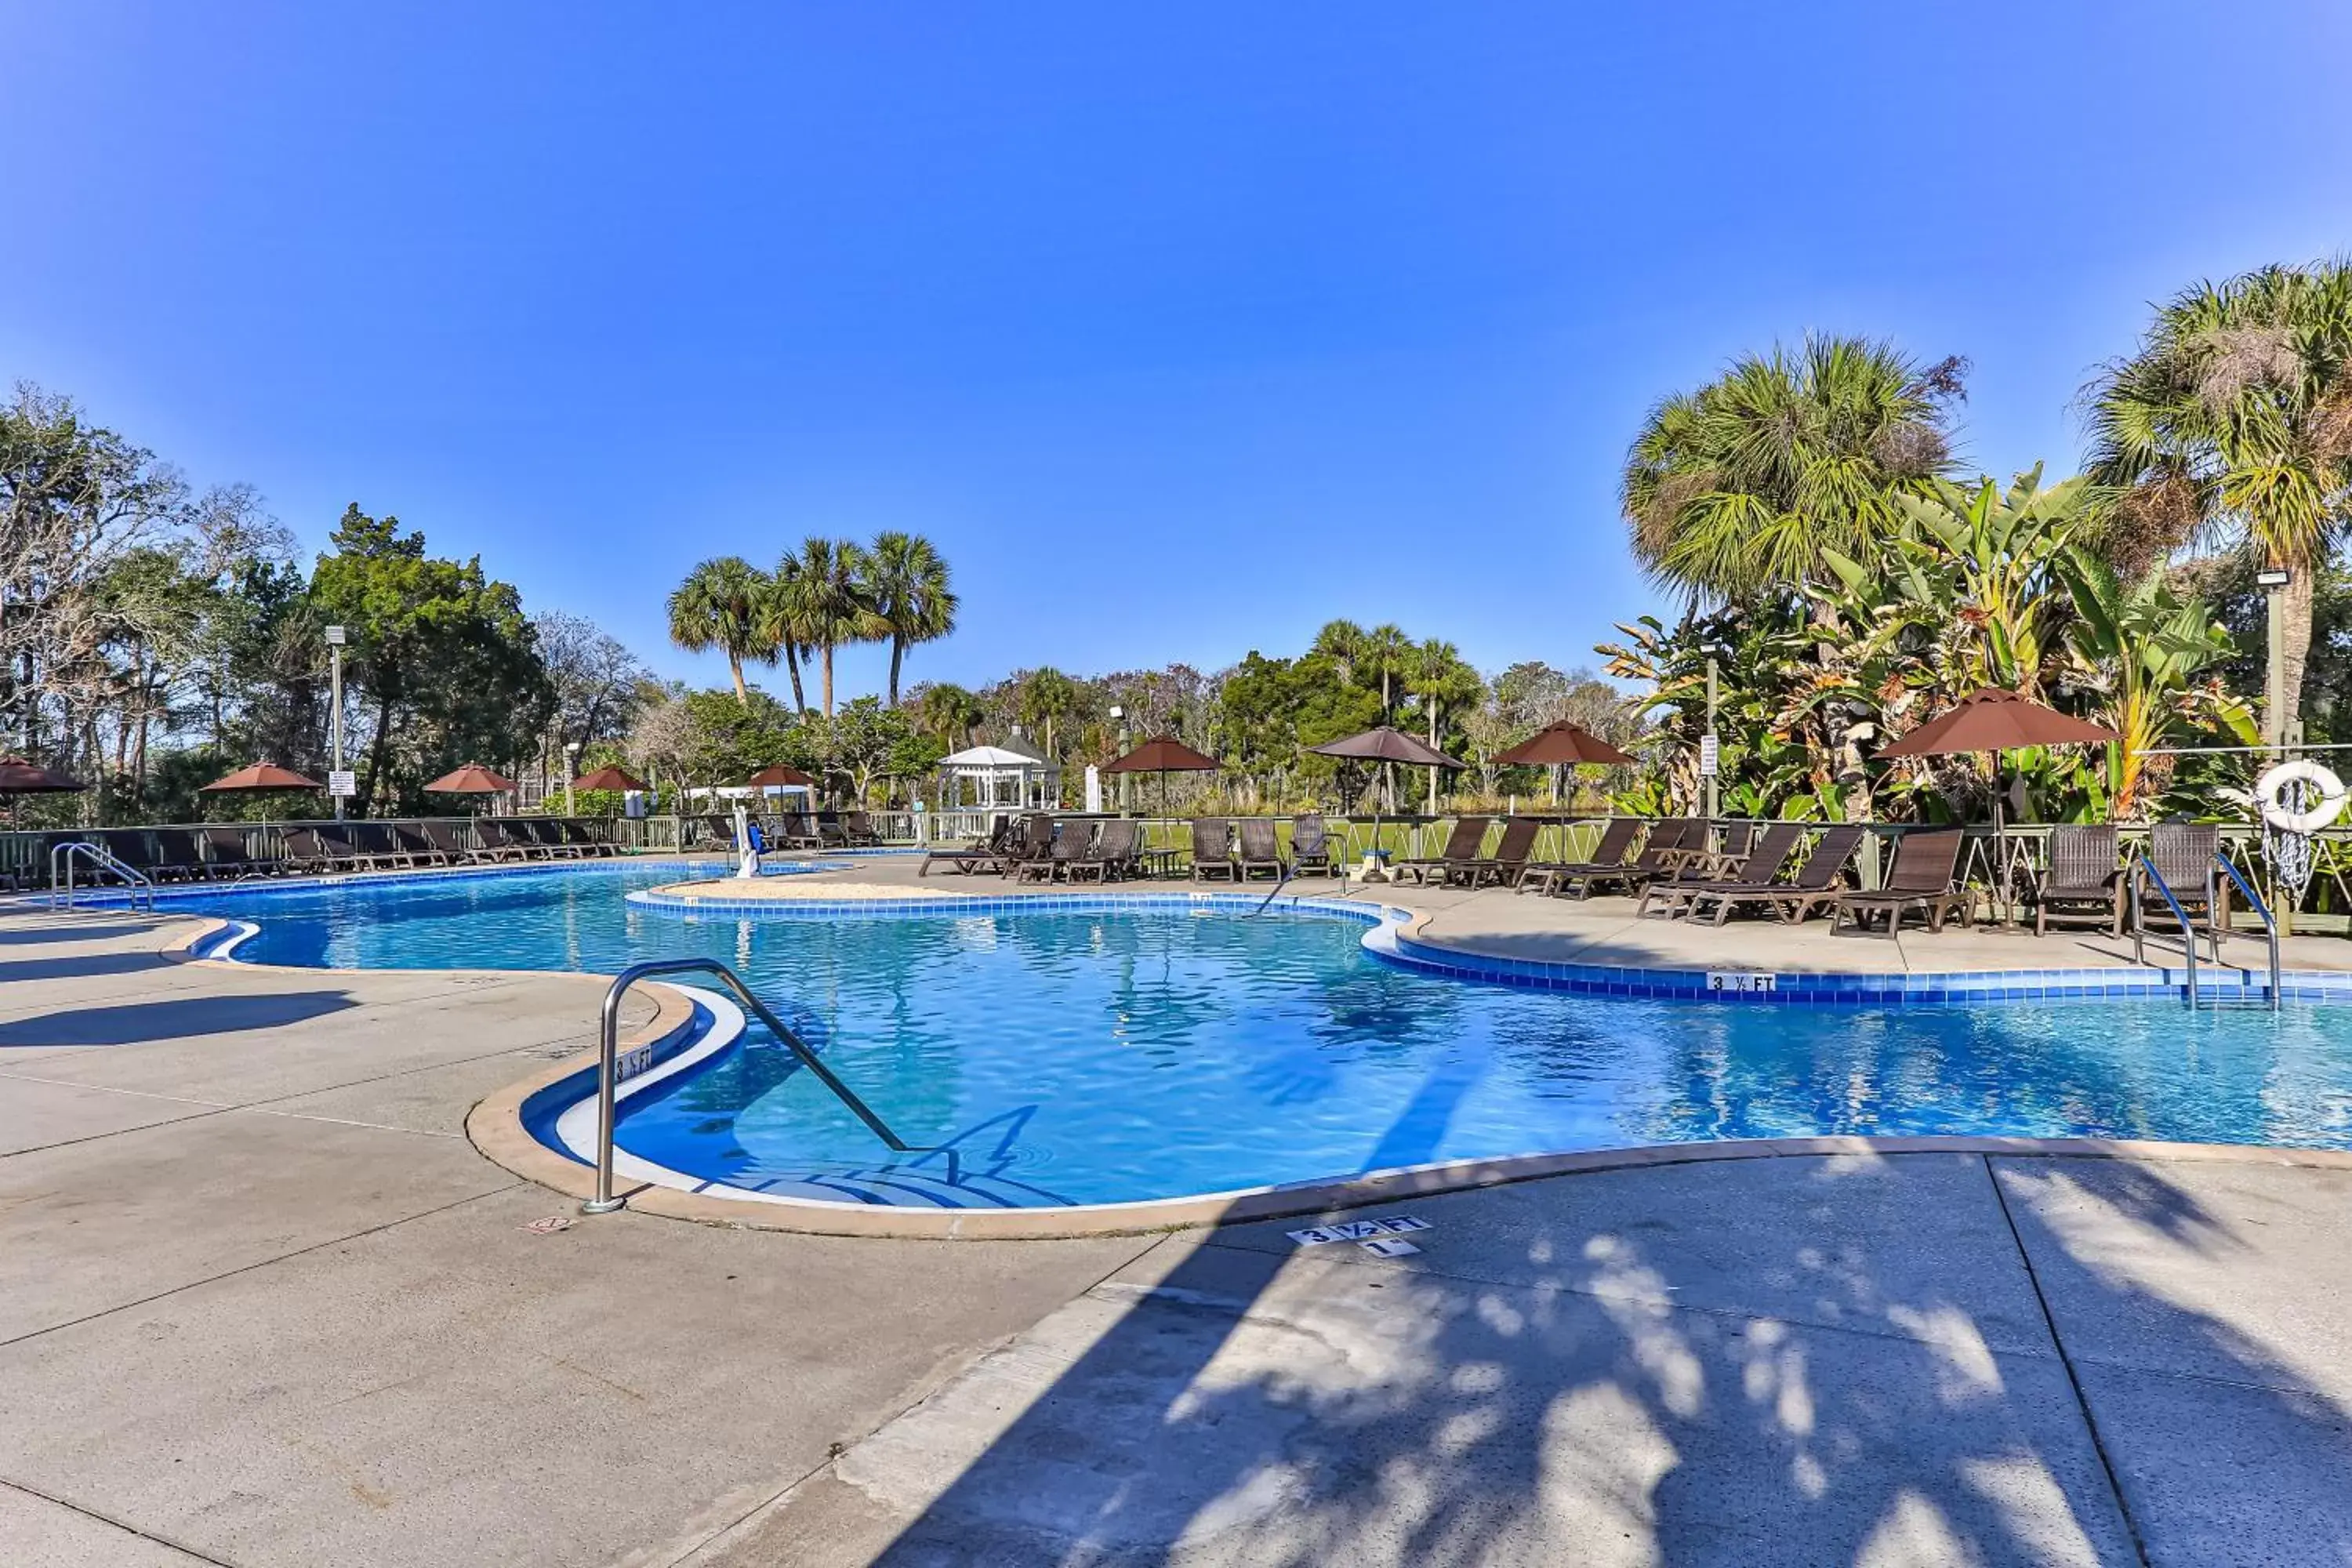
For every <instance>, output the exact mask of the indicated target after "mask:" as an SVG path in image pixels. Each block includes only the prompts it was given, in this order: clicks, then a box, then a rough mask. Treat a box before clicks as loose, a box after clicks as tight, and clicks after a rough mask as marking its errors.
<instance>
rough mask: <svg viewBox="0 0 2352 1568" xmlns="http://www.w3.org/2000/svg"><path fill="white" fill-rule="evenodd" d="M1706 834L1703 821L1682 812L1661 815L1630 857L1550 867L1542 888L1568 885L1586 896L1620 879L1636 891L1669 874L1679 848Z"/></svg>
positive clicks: (1552, 889) (1556, 889)
mask: <svg viewBox="0 0 2352 1568" xmlns="http://www.w3.org/2000/svg"><path fill="white" fill-rule="evenodd" d="M1705 839H1706V823H1704V822H1697V821H1694V820H1692V819H1691V818H1689V817H1685V816H1666V817H1661V818H1659V819H1658V820H1657V821H1656V822H1654V823H1653V824H1652V825H1651V826H1650V836H1649V837H1648V838H1647V839H1646V840H1644V841H1643V845H1642V852H1641V853H1640V854H1639V855H1636V856H1634V857H1633V859H1632V860H1630V861H1626V862H1622V863H1620V864H1616V865H1608V866H1604V865H1602V864H1601V863H1600V862H1599V861H1598V860H1595V861H1594V862H1593V863H1592V864H1591V865H1589V866H1560V867H1554V868H1551V869H1550V870H1549V871H1548V872H1547V873H1546V878H1547V880H1548V882H1549V886H1548V887H1547V888H1546V889H1545V890H1546V891H1548V892H1552V893H1558V892H1559V891H1560V890H1561V889H1564V888H1570V887H1572V888H1574V889H1576V896H1577V897H1578V898H1580V899H1589V898H1591V896H1592V893H1593V889H1596V888H1605V887H1607V886H1609V885H1610V884H1611V883H1612V882H1615V883H1622V884H1623V885H1624V888H1625V890H1626V891H1627V892H1628V893H1633V892H1638V891H1639V890H1641V889H1643V888H1646V887H1648V886H1649V885H1650V884H1651V883H1652V882H1654V881H1655V880H1657V879H1659V878H1661V877H1671V876H1673V875H1674V874H1675V867H1676V866H1677V865H1679V864H1680V863H1681V861H1682V852H1683V851H1684V850H1685V849H1686V848H1688V847H1690V846H1691V845H1693V844H1696V843H1700V842H1703V841H1704V840H1705Z"/></svg>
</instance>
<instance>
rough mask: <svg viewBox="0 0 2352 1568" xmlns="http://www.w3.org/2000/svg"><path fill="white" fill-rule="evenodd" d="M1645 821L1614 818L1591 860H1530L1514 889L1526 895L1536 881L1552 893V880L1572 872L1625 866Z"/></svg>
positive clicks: (1542, 890)
mask: <svg viewBox="0 0 2352 1568" xmlns="http://www.w3.org/2000/svg"><path fill="white" fill-rule="evenodd" d="M1641 833H1642V819H1641V818H1640V817H1637V816H1612V817H1611V818H1610V819H1609V821H1608V822H1607V823H1606V824H1605V825H1604V826H1602V827H1601V841H1600V842H1599V843H1597V844H1595V845H1594V846H1593V847H1592V856H1591V858H1590V859H1586V860H1531V861H1529V862H1528V864H1527V865H1526V866H1525V867H1523V868H1521V869H1520V871H1519V879H1518V880H1517V882H1516V883H1514V884H1513V885H1512V886H1513V890H1514V891H1517V892H1522V893H1524V892H1526V891H1527V890H1528V883H1529V882H1531V881H1532V882H1534V883H1535V884H1536V885H1537V890H1538V892H1547V893H1548V892H1549V891H1551V890H1552V885H1553V879H1555V878H1557V877H1559V876H1560V875H1561V874H1562V873H1565V872H1569V871H1580V870H1589V869H1591V868H1593V867H1595V866H1622V865H1623V864H1624V863H1625V857H1626V856H1627V855H1629V854H1631V853H1632V852H1633V841H1634V839H1636V838H1638V837H1641Z"/></svg>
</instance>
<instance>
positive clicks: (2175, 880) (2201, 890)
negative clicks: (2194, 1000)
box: [2132, 822, 2230, 953]
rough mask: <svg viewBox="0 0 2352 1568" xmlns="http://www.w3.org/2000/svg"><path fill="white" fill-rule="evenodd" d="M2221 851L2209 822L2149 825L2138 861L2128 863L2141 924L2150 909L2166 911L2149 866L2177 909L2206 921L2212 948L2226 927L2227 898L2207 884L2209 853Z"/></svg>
mask: <svg viewBox="0 0 2352 1568" xmlns="http://www.w3.org/2000/svg"><path fill="white" fill-rule="evenodd" d="M2220 853H2221V829H2220V828H2218V827H2215V826H2211V825H2210V823H2194V822H2159V823H2157V824H2156V825H2155V826H2152V827H2150V828H2149V829H2148V830H2147V850H2146V852H2145V856H2144V862H2140V861H2136V862H2134V864H2133V866H2132V878H2133V879H2134V880H2135V881H2136V882H2137V883H2138V888H2137V892H2138V895H2139V912H2140V920H2141V921H2142V922H2143V923H2145V922H2146V921H2147V917H2148V916H2149V915H2150V914H2151V913H2160V914H2163V915H2165V916H2167V917H2169V916H2170V915H2171V913H2172V906H2171V905H2169V904H2168V903H2166V902H2165V901H2164V895H2163V894H2161V893H2159V892H2158V891H2157V890H2156V889H2155V888H2153V887H2152V886H2150V885H2149V883H2148V877H2147V871H2148V868H2149V867H2154V868H2155V869H2156V874H2157V875H2158V876H2159V877H2162V878H2163V879H2164V885H2165V886H2166V887H2168V888H2170V889H2172V896H2173V897H2174V898H2176V899H2178V900H2180V907H2181V909H2182V910H2183V911H2185V912H2186V913H2189V914H2191V915H2196V914H2202V915H2204V916H2205V918H2206V920H2207V921H2209V922H2210V924H2211V926H2212V928H2213V932H2214V936H2213V941H2214V952H2217V953H2218V952H2220V951H2221V937H2222V935H2224V934H2225V933H2227V932H2228V931H2229V929H2230V900H2229V898H2228V896H2227V895H2226V893H2222V892H2219V891H2217V890H2216V889H2215V887H2214V885H2213V884H2214V866H2213V857H2214V856H2216V855H2218V854H2220Z"/></svg>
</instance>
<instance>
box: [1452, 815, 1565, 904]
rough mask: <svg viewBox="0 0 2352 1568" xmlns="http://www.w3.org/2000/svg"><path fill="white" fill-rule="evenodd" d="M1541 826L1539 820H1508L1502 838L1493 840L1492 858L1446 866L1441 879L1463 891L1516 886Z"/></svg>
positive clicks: (1525, 818)
mask: <svg viewBox="0 0 2352 1568" xmlns="http://www.w3.org/2000/svg"><path fill="white" fill-rule="evenodd" d="M1543 826H1544V825H1543V821H1542V819H1541V818H1540V817H1534V816H1514V817H1512V818H1511V819H1510V820H1508V821H1507V822H1505V823H1504V824H1503V837H1501V838H1499V839H1498V840H1496V844H1495V852H1494V853H1493V854H1492V855H1481V856H1478V857H1477V858H1475V859H1472V860H1468V861H1465V862H1464V863H1463V864H1461V865H1459V866H1448V867H1447V868H1445V873H1444V875H1445V880H1446V881H1448V882H1449V883H1451V882H1459V883H1460V884H1461V885H1462V886H1464V887H1465V888H1483V887H1485V886H1486V885H1487V884H1488V883H1490V882H1491V883H1493V884H1494V885H1495V886H1496V887H1498V888H1499V887H1501V886H1503V885H1504V884H1505V883H1509V884H1511V885H1513V886H1515V887H1516V886H1517V883H1518V880H1519V879H1520V877H1522V876H1523V875H1525V874H1526V872H1527V868H1528V856H1530V855H1532V854H1534V853H1535V847H1536V836H1537V835H1538V834H1539V833H1541V832H1542V831H1543Z"/></svg>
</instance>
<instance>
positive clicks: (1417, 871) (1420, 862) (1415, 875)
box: [1392, 816, 1495, 887]
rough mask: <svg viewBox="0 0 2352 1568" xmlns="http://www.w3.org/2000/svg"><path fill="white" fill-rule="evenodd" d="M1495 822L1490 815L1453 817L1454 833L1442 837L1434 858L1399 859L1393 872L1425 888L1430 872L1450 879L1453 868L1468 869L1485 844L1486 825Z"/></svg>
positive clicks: (1424, 856)
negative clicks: (1409, 877)
mask: <svg viewBox="0 0 2352 1568" xmlns="http://www.w3.org/2000/svg"><path fill="white" fill-rule="evenodd" d="M1494 820H1495V819H1494V818H1493V817H1491V816H1457V817H1455V818H1454V828H1453V831H1452V832H1450V833H1448V834H1447V835H1446V836H1445V847H1444V848H1443V849H1441V850H1439V851H1438V852H1437V853H1436V854H1434V855H1421V856H1416V857H1414V858H1412V859H1410V860H1400V861H1398V862H1397V863H1396V865H1395V866H1394V867H1393V868H1392V869H1393V871H1394V873H1395V874H1396V875H1397V876H1398V877H1400V878H1402V877H1404V876H1407V875H1410V876H1411V877H1412V879H1413V880H1414V881H1416V882H1419V883H1421V884H1422V885H1423V886H1424V887H1426V886H1427V885H1428V883H1429V874H1430V873H1431V872H1432V871H1435V872H1437V873H1438V874H1439V875H1440V876H1441V877H1447V878H1448V879H1450V874H1451V872H1452V871H1453V870H1454V868H1458V867H1465V866H1468V865H1470V864H1471V863H1472V862H1474V861H1475V860H1476V859H1477V858H1478V849H1479V847H1480V846H1481V845H1483V844H1485V843H1486V827H1487V825H1488V824H1490V823H1492V822H1493V821H1494Z"/></svg>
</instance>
